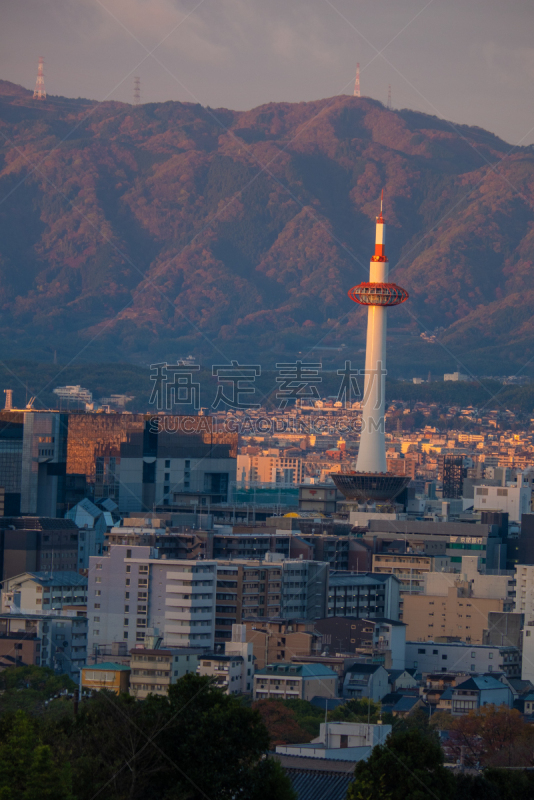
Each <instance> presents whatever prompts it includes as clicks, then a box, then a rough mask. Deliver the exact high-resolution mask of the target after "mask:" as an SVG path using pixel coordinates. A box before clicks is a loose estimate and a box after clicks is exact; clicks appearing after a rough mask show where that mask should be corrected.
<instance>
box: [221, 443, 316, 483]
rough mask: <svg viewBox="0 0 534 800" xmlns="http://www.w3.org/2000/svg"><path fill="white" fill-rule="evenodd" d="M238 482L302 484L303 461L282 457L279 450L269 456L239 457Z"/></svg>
mask: <svg viewBox="0 0 534 800" xmlns="http://www.w3.org/2000/svg"><path fill="white" fill-rule="evenodd" d="M237 480H238V481H245V482H247V483H249V482H250V483H291V484H297V485H298V484H300V483H302V460H301V459H300V458H294V457H286V456H280V455H279V451H278V450H273V451H272V453H269V454H267V455H258V456H249V455H238V456H237Z"/></svg>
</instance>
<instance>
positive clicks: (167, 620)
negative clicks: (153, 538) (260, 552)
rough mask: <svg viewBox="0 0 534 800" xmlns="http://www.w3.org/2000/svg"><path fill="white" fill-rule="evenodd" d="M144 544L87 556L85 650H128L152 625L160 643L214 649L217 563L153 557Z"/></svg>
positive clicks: (112, 548) (124, 546) (115, 547)
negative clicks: (115, 646) (119, 645)
mask: <svg viewBox="0 0 534 800" xmlns="http://www.w3.org/2000/svg"><path fill="white" fill-rule="evenodd" d="M154 556H155V553H154V550H153V548H151V547H148V546H132V547H128V546H126V545H112V546H111V547H110V549H109V553H108V554H107V555H105V556H94V557H91V559H90V567H89V586H88V597H87V599H88V602H87V616H88V619H89V634H88V640H89V641H88V654H89V655H91V654H93V653H96V652H98V649H99V648H100V647H104V646H110V645H111V644H112V643H113V642H127V643H128V648H131V647H133V646H134V645H135V644H136V643H138V642H139V643H144V641H145V633H146V631H147V629H148V628H153V629H157V630H158V631H159V633H160V635H161V636H162V637H163V641H164V645H163V646H164V647H167V648H169V647H205V648H206V649H209V650H211V649H213V646H214V636H215V591H216V582H217V562H215V561H204V560H199V561H193V560H174V559H169V560H167V559H162V558H154Z"/></svg>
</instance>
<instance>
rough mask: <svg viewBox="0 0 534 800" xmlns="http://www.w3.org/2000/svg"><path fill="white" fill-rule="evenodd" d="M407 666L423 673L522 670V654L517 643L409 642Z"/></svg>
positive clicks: (507, 672) (513, 675) (516, 672)
mask: <svg viewBox="0 0 534 800" xmlns="http://www.w3.org/2000/svg"><path fill="white" fill-rule="evenodd" d="M406 666H407V668H412V667H414V668H416V669H417V671H418V672H421V673H423V674H424V673H438V672H459V673H462V672H464V673H467V674H469V673H472V674H484V673H488V672H497V673H500V672H502V673H504V674H505V675H506V676H507V677H509V678H517V677H519V676H520V674H521V656H520V653H519V650H517V648H515V647H506V646H504V647H497V646H495V645H482V644H475V645H472V644H466V643H465V642H435V641H434V642H410V641H408V642H406Z"/></svg>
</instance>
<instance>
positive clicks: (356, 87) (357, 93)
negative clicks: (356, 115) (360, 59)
mask: <svg viewBox="0 0 534 800" xmlns="http://www.w3.org/2000/svg"><path fill="white" fill-rule="evenodd" d="M354 97H360V64H359V63H358V64H356V80H355V81H354Z"/></svg>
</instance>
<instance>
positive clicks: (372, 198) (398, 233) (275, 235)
mask: <svg viewBox="0 0 534 800" xmlns="http://www.w3.org/2000/svg"><path fill="white" fill-rule="evenodd" d="M533 187H534V153H533V152H532V149H531V148H522V147H519V148H515V149H512V147H511V146H510V145H509V144H507V143H505V142H503V141H501V140H499V139H498V138H497V137H495V136H493V135H492V134H490V133H488V132H486V131H483V130H481V129H478V128H472V127H467V126H457V125H452V124H451V123H448V122H446V121H443V120H440V119H437V118H435V117H430V116H426V115H423V114H420V113H415V112H411V111H388V110H386V109H385V108H384V107H383V106H382V105H381V104H380V103H379V102H377V101H374V100H371V99H369V98H354V97H349V96H344V95H343V96H339V97H334V98H329V99H325V100H320V101H316V102H310V103H296V104H289V103H270V104H267V105H264V106H261V107H259V108H256V109H253V110H251V111H247V112H234V111H229V110H226V109H215V110H212V109H209V108H203V107H201V106H199V105H194V104H188V103H178V102H167V103H159V104H145V105H140V106H130V105H127V104H123V103H116V102H106V103H96V102H92V101H87V100H72V99H66V98H49V99H47V100H46V101H44V102H38V101H33V100H32V95H31V92H28V91H27V90H25V89H23V88H22V87H17V86H15V85H13V84H10V83H7V82H0V339H1V341H2V343H3V345H4V347H3V350H4V353H5V357H9V356H17V357H22V356H24V357H34V358H37V359H38V360H43V361H46V360H48V359H51V358H52V355H53V352H54V350H57V354H58V359H60V360H62V361H65V360H67V359H69V358H71V357H73V356H76V354H77V353H78V352H79V351H80V350H82V349H83V353H82V355H81V358H82V359H85V360H96V359H98V358H103V359H106V360H122V361H134V362H139V363H150V362H154V361H156V360H158V359H164V358H166V359H175V358H176V357H178V356H185V355H187V354H189V353H193V354H195V355H196V356H198V357H199V358H201V359H203V360H204V361H205V362H206V361H212V362H216V363H221V359H222V357H223V356H224V357H225V358H226V359H230V358H237V357H240V358H245V357H246V358H252V357H254V358H255V359H258V358H261V359H262V360H263V361H264V362H265V361H267V360H268V361H269V362H273V363H274V361H276V359H277V358H278V357H281V358H282V360H283V359H287V358H289V357H294V356H296V355H297V353H299V352H300V353H302V354H303V355H307V356H310V358H313V359H316V360H318V359H319V358H321V357H322V358H323V360H324V358H326V359H328V358H330V359H331V360H332V359H334V358H337V357H338V356H339V358H341V355H340V352H336V351H328V350H325V349H321V348H338V347H341V345H345V348H344V353H354V354H356V353H357V351H358V350H359V349H361V348H362V347H363V343H364V331H365V311H364V309H362V308H361V307H359V306H356V305H354V304H353V303H352V302H351V301H350V300H349V298H348V297H347V290H348V289H349V288H350V287H351V286H353V285H354V284H356V283H359V282H360V281H362V280H366V279H367V275H368V264H369V258H370V255H371V254H372V252H373V238H374V218H375V216H376V214H377V211H378V203H379V195H380V191H381V189H382V188H384V192H385V198H386V217H387V221H388V225H389V227H388V242H387V252H388V255H389V259H390V262H391V269H392V271H391V279H392V280H394V281H395V282H397V283H399V284H400V285H401V286H403V287H404V288H406V289H407V291H408V292H409V294H410V300H409V301H408V302H407V303H405V304H404V305H403V306H400V307H399V308H397V309H394V310H392V312H391V314H390V330H391V342H390V348H391V352H392V353H393V354H394V360H393V361H392V362H391V371H393V365H394V364H396V365H397V367H398V368H401V367H402V369H404V368H405V367H406V366H407V365H410V368H412V367H413V370H414V371H415V372H417V370H418V369H423V368H434V369H438V368H440V365H443V367H444V371H449V369H452V368H454V366H455V364H454V359H453V357H452V355H451V356H449V355H448V354H447V353H451V354H453V355H456V356H458V357H460V359H461V360H462V361H463V362H466V363H468V365H469V368H470V369H473V371H478V372H481V371H482V372H486V373H491V372H493V374H496V373H497V372H499V371H500V372H502V371H505V372H510V371H513V370H515V369H516V368H517V367H518V366H520V365H521V364H522V363H524V362H525V361H526V360H528V358H529V357H530V356H531V355H534V323H533V321H532V316H531V313H530V308H531V306H532V300H533V299H534V282H533V277H534V213H533V205H532V198H533ZM437 328H443V329H444V330H443V331H440V332H439V333H438V340H439V341H438V343H437V344H429V343H426V342H423V341H422V340H421V339H420V336H419V335H420V333H421V332H424V331H429V332H432V331H434V330H435V329H437ZM439 342H441V343H442V344H443V345H444V347H445V348H446V349H443V348H442V347H441V345H440V344H439ZM334 353H335V356H334ZM344 357H345V356H344ZM360 358H361V356H360ZM475 364H478V365H482V368H481V369H480V368H479V369H476V368H475V366H474V365H475Z"/></svg>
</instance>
